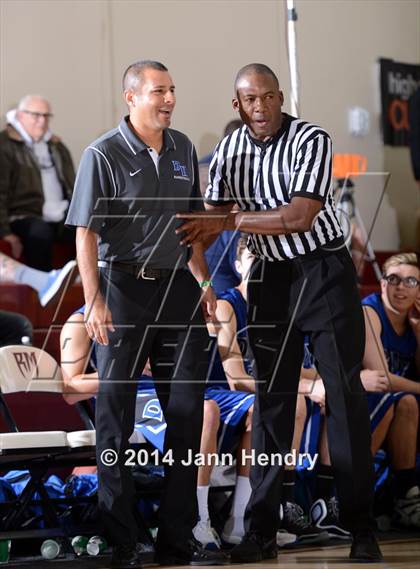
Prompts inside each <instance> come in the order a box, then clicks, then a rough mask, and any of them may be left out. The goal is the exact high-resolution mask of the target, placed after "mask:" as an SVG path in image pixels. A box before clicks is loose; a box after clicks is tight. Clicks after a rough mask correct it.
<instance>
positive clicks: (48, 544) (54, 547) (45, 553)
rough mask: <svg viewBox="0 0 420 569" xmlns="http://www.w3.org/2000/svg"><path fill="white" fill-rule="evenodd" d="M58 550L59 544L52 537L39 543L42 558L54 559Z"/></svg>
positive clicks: (57, 554) (59, 548)
mask: <svg viewBox="0 0 420 569" xmlns="http://www.w3.org/2000/svg"><path fill="white" fill-rule="evenodd" d="M60 552H61V546H60V544H59V543H58V542H57V541H55V540H54V539H46V540H45V541H44V542H43V543H42V545H41V555H42V557H43V558H44V559H55V558H56V557H58V556H59V555H60Z"/></svg>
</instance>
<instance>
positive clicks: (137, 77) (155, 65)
mask: <svg viewBox="0 0 420 569" xmlns="http://www.w3.org/2000/svg"><path fill="white" fill-rule="evenodd" d="M145 69H156V71H168V68H167V67H165V66H164V65H163V63H160V62H159V61H153V60H152V59H143V60H141V61H136V62H135V63H132V64H131V65H129V66H128V67H127V69H126V70H125V71H124V75H123V80H122V86H123V91H127V90H128V89H135V88H136V87H137V86H138V84H139V82H140V81H141V79H142V77H143V71H145Z"/></svg>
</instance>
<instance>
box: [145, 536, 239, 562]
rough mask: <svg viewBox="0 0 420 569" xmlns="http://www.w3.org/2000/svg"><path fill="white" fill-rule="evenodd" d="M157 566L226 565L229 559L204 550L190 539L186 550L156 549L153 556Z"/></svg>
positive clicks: (217, 551)
mask: <svg viewBox="0 0 420 569" xmlns="http://www.w3.org/2000/svg"><path fill="white" fill-rule="evenodd" d="M155 561H156V563H159V565H194V566H196V567H201V566H206V565H227V564H228V563H229V557H228V555H227V554H226V553H224V552H223V551H220V550H216V551H214V550H210V549H205V548H204V547H203V546H202V545H201V543H200V542H199V541H197V540H196V539H195V538H192V539H190V540H189V541H188V544H187V548H186V549H178V548H174V547H163V546H160V547H158V549H157V551H156V555H155Z"/></svg>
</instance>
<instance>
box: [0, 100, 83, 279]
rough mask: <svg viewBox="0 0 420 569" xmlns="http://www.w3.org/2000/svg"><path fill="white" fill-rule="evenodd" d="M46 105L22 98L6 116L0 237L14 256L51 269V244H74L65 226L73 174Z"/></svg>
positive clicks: (0, 141) (0, 145) (0, 138)
mask: <svg viewBox="0 0 420 569" xmlns="http://www.w3.org/2000/svg"><path fill="white" fill-rule="evenodd" d="M51 117H52V114H51V107H50V104H49V103H48V101H46V100H45V99H44V98H43V97H40V96H38V95H26V96H25V97H23V99H21V101H20V102H19V104H18V108H17V109H14V110H11V111H9V112H8V113H7V115H6V118H7V126H6V129H5V130H3V131H2V132H1V133H0V238H2V239H4V240H6V241H8V242H9V243H10V245H11V247H12V254H13V257H15V258H19V257H20V256H21V254H22V252H23V254H24V257H25V261H26V263H27V264H28V265H29V266H30V267H34V268H36V269H40V270H43V271H49V270H51V269H52V245H53V243H54V241H57V240H63V241H68V242H70V240H71V241H73V240H74V235H73V232H72V231H71V230H69V229H67V228H65V227H64V223H63V221H64V218H65V216H66V212H67V208H68V205H69V201H70V196H71V193H72V189H73V184H74V179H75V173H74V167H73V162H72V159H71V156H70V153H69V151H68V149H67V148H66V146H64V144H63V143H62V142H61V141H60V139H59V138H58V137H57V136H55V135H53V134H52V132H51V131H50V130H49V121H50V119H51Z"/></svg>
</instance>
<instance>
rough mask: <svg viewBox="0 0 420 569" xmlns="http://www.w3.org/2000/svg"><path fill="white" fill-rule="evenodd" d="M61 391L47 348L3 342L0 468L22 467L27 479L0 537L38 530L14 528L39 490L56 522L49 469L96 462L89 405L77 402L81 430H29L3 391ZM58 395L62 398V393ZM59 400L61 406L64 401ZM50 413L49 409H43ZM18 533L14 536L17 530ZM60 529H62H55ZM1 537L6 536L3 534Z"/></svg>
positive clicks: (52, 524) (53, 524) (50, 523)
mask: <svg viewBox="0 0 420 569" xmlns="http://www.w3.org/2000/svg"><path fill="white" fill-rule="evenodd" d="M34 392H44V393H47V392H49V393H56V394H62V393H63V381H62V375H61V369H60V366H59V365H58V363H57V362H56V361H55V360H54V358H52V357H51V356H50V355H49V354H48V353H46V352H44V351H43V350H40V349H38V348H34V347H31V346H6V347H3V348H0V413H1V415H2V416H3V419H4V422H5V423H6V425H7V427H8V429H9V432H8V433H1V434H0V469H1V470H3V471H7V470H11V469H25V470H29V472H30V480H29V482H28V484H27V485H26V487H25V489H24V490H23V492H22V494H21V495H20V496H19V498H18V499H17V500H16V501H15V502H14V503H11V504H8V506H9V507H8V510H7V511H6V514H5V515H4V517H3V518H2V520H1V526H0V530H1V531H0V539H1V538H2V536H3V534H4V532H6V533H7V534H9V535H10V536H12V537H33V536H34V535H35V534H36V535H38V534H37V531H36V530H34V532H35V533H34V535H32V534H33V531H32V530H31V531H30V532H25V535H22V532H17V533H16V530H18V529H19V528H20V527H21V524H22V522H23V520H24V519H25V514H27V511H28V508H29V507H30V506H31V505H32V504H33V503H34V495H35V493H36V492H38V494H39V496H40V501H37V503H39V504H40V505H41V508H42V512H43V518H44V522H45V525H46V526H47V527H49V528H55V532H54V535H57V529H58V528H59V527H60V521H59V517H58V512H57V509H56V507H55V504H54V503H53V501H52V500H51V499H50V498H49V496H48V493H47V491H46V489H45V486H44V480H45V477H46V474H47V471H48V470H49V469H50V468H53V467H54V468H59V467H60V468H61V467H65V466H67V467H73V466H75V465H77V464H79V465H86V464H96V458H95V443H96V438H95V430H94V424H93V421H92V418H91V417H90V416H89V413H88V410H87V407H83V405H80V404H78V411H79V415H80V418H81V421H82V422H83V424H84V425H85V427H86V428H85V429H84V430H80V431H74V432H66V431H64V430H54V431H30V432H21V431H20V430H19V427H18V425H17V423H16V420H15V417H14V416H13V413H12V411H11V408H10V406H9V405H8V403H7V401H6V396H7V395H8V394H11V393H25V394H28V393H34ZM60 399H61V398H60ZM63 404H64V405H65V403H64V401H63ZM45 412H46V413H48V408H46V409H45ZM15 533H16V535H15ZM59 533H61V532H59ZM3 537H5V536H3Z"/></svg>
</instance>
